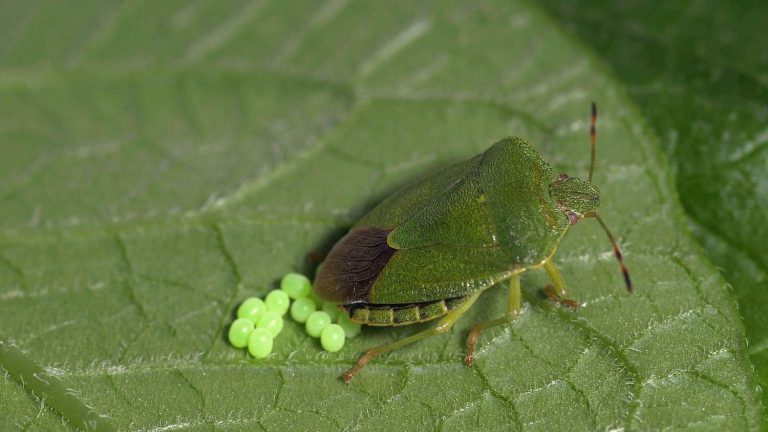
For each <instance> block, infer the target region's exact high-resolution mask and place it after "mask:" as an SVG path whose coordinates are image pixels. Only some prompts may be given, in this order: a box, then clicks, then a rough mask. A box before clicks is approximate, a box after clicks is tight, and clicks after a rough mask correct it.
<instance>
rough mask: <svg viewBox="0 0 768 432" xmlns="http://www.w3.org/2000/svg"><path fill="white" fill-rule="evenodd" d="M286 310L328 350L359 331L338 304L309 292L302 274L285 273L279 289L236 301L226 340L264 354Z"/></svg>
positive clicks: (261, 354) (333, 350)
mask: <svg viewBox="0 0 768 432" xmlns="http://www.w3.org/2000/svg"><path fill="white" fill-rule="evenodd" d="M289 311H290V315H291V318H293V320H294V321H296V322H299V323H302V324H304V328H305V329H306V331H307V334H309V335H310V336H312V337H314V338H320V345H321V346H322V347H323V349H324V350H326V351H328V352H336V351H339V350H340V349H341V348H342V347H343V346H344V340H345V338H352V337H355V336H357V335H358V333H360V324H357V323H354V322H352V321H350V319H349V316H347V315H346V314H342V313H340V311H339V308H338V306H336V305H335V304H333V303H329V302H324V301H322V300H320V299H318V298H317V297H315V296H314V295H313V293H312V284H311V282H310V281H309V279H307V277H306V276H304V275H301V274H298V273H288V274H287V275H285V276H284V277H283V279H282V280H281V281H280V289H276V290H272V291H270V292H269V294H267V296H266V297H265V298H264V300H262V299H260V298H258V297H250V298H248V299H246V300H245V301H244V302H243V303H241V304H240V307H239V308H238V309H237V319H236V320H235V321H234V322H233V323H232V325H231V326H230V327H229V343H231V344H232V346H234V347H236V348H246V347H247V348H248V352H249V353H250V354H251V355H252V356H253V357H255V358H264V357H266V356H268V355H269V353H271V352H272V345H273V342H274V339H275V337H277V335H278V334H279V333H280V331H281V330H282V329H283V316H285V314H286V313H289ZM334 321H336V323H335V324H334Z"/></svg>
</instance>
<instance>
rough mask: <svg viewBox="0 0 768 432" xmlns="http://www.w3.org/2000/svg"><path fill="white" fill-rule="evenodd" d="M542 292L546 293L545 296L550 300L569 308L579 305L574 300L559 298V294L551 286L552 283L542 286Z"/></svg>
mask: <svg viewBox="0 0 768 432" xmlns="http://www.w3.org/2000/svg"><path fill="white" fill-rule="evenodd" d="M544 294H546V296H547V298H548V299H549V300H550V301H552V302H554V303H557V304H560V305H563V306H566V307H568V308H570V309H576V308H578V307H579V303H578V302H577V301H576V300H571V299H564V298H561V297H560V295H559V294H558V293H557V291H556V290H555V287H554V286H552V284H549V285H547V286H545V287H544Z"/></svg>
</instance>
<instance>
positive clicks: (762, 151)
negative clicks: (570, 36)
mask: <svg viewBox="0 0 768 432" xmlns="http://www.w3.org/2000/svg"><path fill="white" fill-rule="evenodd" d="M549 3H550V4H551V6H552V8H553V12H554V13H555V14H556V15H557V16H558V17H559V18H560V19H561V20H563V21H564V22H569V23H572V24H573V28H574V30H575V31H576V32H577V33H578V34H580V35H581V37H582V39H583V40H584V41H585V42H587V43H589V44H591V45H592V46H593V47H594V50H595V51H596V52H598V53H600V55H601V56H602V58H603V59H604V60H605V61H606V62H608V63H609V64H610V65H611V66H612V67H613V68H614V70H615V71H616V74H617V75H618V77H619V79H621V80H622V81H623V82H625V83H626V85H627V88H628V91H629V94H630V96H631V97H632V98H633V99H634V100H635V101H636V102H637V103H638V105H639V108H640V110H641V111H642V113H643V115H644V116H646V117H647V118H648V120H649V123H650V124H651V125H652V127H653V129H654V130H655V132H656V134H657V135H658V136H659V137H661V147H662V149H663V150H664V152H665V153H666V155H667V157H668V158H669V160H670V161H671V163H672V164H673V169H674V170H675V174H676V183H677V185H676V186H677V189H678V190H679V192H680V198H681V201H682V204H683V207H684V209H685V212H686V216H687V217H688V221H689V224H690V225H691V227H692V228H693V232H694V234H695V236H696V239H697V240H699V242H700V243H701V244H702V245H703V246H704V250H705V252H706V253H707V255H708V256H709V257H710V258H711V259H712V261H713V262H714V263H715V264H716V265H717V266H718V267H719V268H720V269H721V271H722V272H723V274H724V275H725V277H726V279H727V280H728V281H729V282H730V284H731V285H732V286H733V289H734V291H735V294H736V298H737V300H738V303H739V310H740V312H741V315H742V317H743V322H744V325H745V327H746V334H747V338H748V340H749V344H750V346H749V351H748V352H749V354H750V358H751V360H752V363H753V364H754V365H755V367H756V368H757V377H758V383H759V384H760V385H761V386H762V387H763V388H766V386H768V315H766V313H765V305H766V304H767V303H768V290H767V289H766V288H767V287H768V249H766V248H765V241H766V239H768V179H767V178H766V167H768V105H767V104H766V101H768V72H766V71H768V56H766V55H765V53H766V52H768V27H766V25H765V23H766V21H765V19H766V14H765V3H764V2H739V3H738V4H731V5H720V6H722V7H718V8H717V11H716V12H714V11H713V10H712V8H711V6H712V5H711V3H708V2H703V1H695V2H684V3H681V2H675V3H665V4H664V5H662V7H661V8H660V7H659V6H660V5H659V4H651V3H643V2H636V4H628V3H627V2H613V3H607V4H601V5H597V4H594V3H591V2H583V3H584V4H580V5H574V4H572V3H566V2H554V1H553V2H549ZM609 17H610V18H609ZM762 402H763V406H768V392H763V393H762ZM763 418H764V420H763V421H764V427H768V414H766V413H764V416H763Z"/></svg>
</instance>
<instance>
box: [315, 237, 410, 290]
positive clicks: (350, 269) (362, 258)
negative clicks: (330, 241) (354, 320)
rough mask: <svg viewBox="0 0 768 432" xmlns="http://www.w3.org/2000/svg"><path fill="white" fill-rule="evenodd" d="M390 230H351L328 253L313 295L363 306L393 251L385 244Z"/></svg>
mask: <svg viewBox="0 0 768 432" xmlns="http://www.w3.org/2000/svg"><path fill="white" fill-rule="evenodd" d="M391 231H392V230H391V229H382V228H353V229H351V230H350V231H349V233H347V235H346V236H345V237H344V238H343V239H341V240H340V241H339V242H338V243H336V245H335V246H334V247H333V249H331V252H330V253H329V254H328V257H327V258H326V259H325V262H324V263H323V266H322V267H321V268H320V271H319V272H318V274H317V277H316V278H315V286H314V290H315V293H316V294H317V295H318V296H319V297H320V298H322V299H323V300H325V301H329V302H334V303H337V304H352V303H364V302H366V301H367V297H368V293H369V292H370V290H371V287H372V286H373V284H374V282H376V278H378V277H379V274H380V273H381V270H382V269H383V268H384V267H385V266H386V265H387V263H388V262H389V260H390V259H391V258H392V256H393V255H394V254H395V252H397V250H396V249H393V248H391V247H389V245H388V244H387V235H388V234H389V233H390V232H391Z"/></svg>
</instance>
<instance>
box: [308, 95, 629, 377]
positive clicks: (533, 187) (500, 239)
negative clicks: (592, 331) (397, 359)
mask: <svg viewBox="0 0 768 432" xmlns="http://www.w3.org/2000/svg"><path fill="white" fill-rule="evenodd" d="M596 120H597V109H596V107H595V104H594V103H593V104H592V126H591V128H590V137H591V143H592V153H591V155H592V157H591V164H590V169H589V178H588V180H583V179H580V178H576V177H569V176H568V175H566V174H562V173H558V172H556V171H555V170H554V169H553V168H552V167H550V166H549V164H548V163H547V162H546V161H544V159H542V158H541V156H539V154H538V153H537V152H536V150H534V148H533V147H532V146H531V145H530V144H529V143H528V142H527V141H525V140H524V139H522V138H513V137H511V138H504V139H502V140H501V141H499V142H497V143H495V144H493V145H492V146H491V147H490V148H489V149H487V150H486V151H484V152H483V153H481V154H479V155H477V156H475V157H473V158H470V159H468V160H466V161H463V162H460V163H457V164H455V165H452V166H449V167H447V168H444V169H442V170H440V171H438V172H436V173H434V174H433V175H431V176H429V177H427V178H424V179H422V180H420V181H417V182H415V183H413V184H411V185H409V186H407V187H405V188H404V189H402V190H400V191H398V192H396V193H394V194H393V195H391V196H390V197H389V198H387V199H385V200H384V201H382V202H381V203H380V204H379V205H378V206H376V207H375V208H374V209H373V210H371V211H370V212H369V213H368V214H367V215H366V216H364V217H363V218H362V219H360V220H359V221H358V222H357V223H356V224H355V225H354V226H353V227H352V228H351V229H350V231H349V232H348V233H347V235H346V236H344V237H343V238H342V239H341V240H339V241H338V242H337V243H336V245H335V246H334V247H333V248H332V249H331V251H330V253H329V254H328V256H327V258H326V260H325V262H324V263H323V265H322V267H321V268H320V269H319V271H318V274H317V277H316V279H315V281H314V285H313V290H314V292H315V293H316V295H317V296H318V297H320V298H321V299H323V300H326V301H329V302H334V303H336V304H338V305H340V306H341V308H342V309H343V310H344V311H345V312H346V313H347V314H348V315H349V318H350V319H351V320H352V321H355V322H359V323H362V324H367V325H371V326H400V325H408V324H413V323H419V322H424V321H429V320H432V319H436V318H440V320H439V321H438V323H437V325H435V326H434V327H432V328H430V329H427V330H424V331H422V332H419V333H416V334H414V335H411V336H408V337H406V338H403V339H401V340H398V341H396V342H393V343H390V344H387V345H383V346H379V347H374V348H371V349H369V350H368V351H367V352H366V353H364V354H363V355H362V356H361V357H360V358H359V360H358V361H357V363H356V364H355V365H354V366H353V367H352V368H351V369H349V370H348V371H347V372H346V373H345V374H344V375H343V376H342V379H343V380H344V381H345V382H349V381H350V380H351V379H352V378H353V377H354V376H355V375H356V374H357V373H358V372H359V371H360V369H362V367H363V366H365V364H366V363H368V362H369V361H370V360H371V359H372V358H374V357H376V356H377V355H379V354H381V353H384V352H387V351H391V350H394V349H397V348H400V347H402V346H404V345H407V344H410V343H413V342H416V341H418V340H420V339H423V338H425V337H428V336H431V335H435V334H439V333H442V332H445V331H446V330H448V329H449V328H450V327H451V326H452V325H453V324H454V323H455V322H456V320H457V319H458V318H459V317H460V316H461V315H462V314H463V313H464V312H465V311H466V310H467V309H469V308H470V306H472V304H473V303H474V302H475V300H477V298H478V296H479V295H480V293H481V292H483V291H484V290H485V289H487V288H489V287H491V286H493V285H495V284H497V283H499V282H502V281H508V283H509V300H508V301H509V309H508V312H507V314H506V315H504V316H502V317H500V318H497V319H494V320H490V321H486V322H482V323H479V324H476V325H474V326H473V327H472V329H471V330H470V332H469V337H468V339H467V354H466V357H465V362H466V363H467V365H470V366H471V365H472V361H473V353H474V346H475V342H476V340H477V336H478V334H479V333H480V332H481V331H483V330H485V329H488V328H490V327H493V326H497V325H501V324H505V323H508V322H510V321H512V320H514V319H515V318H517V316H518V314H519V312H520V302H521V299H520V273H522V272H524V271H525V270H528V269H532V268H543V269H544V270H545V271H546V272H547V274H548V276H549V278H550V280H551V285H548V286H547V287H546V288H545V292H546V293H547V295H548V296H549V297H550V298H551V299H553V300H555V301H558V302H560V303H562V304H565V305H567V306H571V307H575V306H576V302H574V301H572V300H569V299H566V298H565V294H566V287H565V281H564V279H563V277H562V276H561V274H560V272H559V271H558V269H557V267H555V265H554V263H553V255H554V253H555V251H556V250H557V248H558V245H559V244H560V241H561V240H562V238H563V236H564V235H565V234H566V233H567V232H568V229H569V228H570V227H571V226H572V225H574V224H576V223H577V222H578V221H579V220H581V219H583V218H595V219H596V220H597V221H598V222H599V223H600V225H601V226H602V227H603V229H604V230H605V232H606V234H607V235H608V238H609V240H610V241H611V243H612V244H613V247H614V252H615V254H616V257H617V259H618V260H619V263H620V266H621V270H622V272H623V274H624V278H625V282H626V285H627V289H628V290H629V291H630V292H631V290H632V285H631V282H630V279H629V273H628V272H627V270H626V267H625V266H624V262H623V258H622V256H621V253H620V252H619V248H618V246H617V244H616V241H615V240H614V238H613V235H611V233H610V231H609V230H608V228H607V226H606V225H605V223H604V222H603V220H602V219H601V218H600V216H598V214H597V212H596V209H597V208H598V207H599V206H600V191H599V190H598V189H597V187H596V186H595V185H594V184H592V174H593V171H594V164H595V142H596V139H595V137H596V134H595V123H596Z"/></svg>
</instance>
